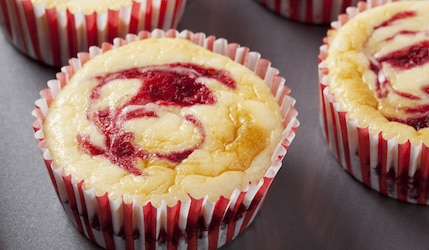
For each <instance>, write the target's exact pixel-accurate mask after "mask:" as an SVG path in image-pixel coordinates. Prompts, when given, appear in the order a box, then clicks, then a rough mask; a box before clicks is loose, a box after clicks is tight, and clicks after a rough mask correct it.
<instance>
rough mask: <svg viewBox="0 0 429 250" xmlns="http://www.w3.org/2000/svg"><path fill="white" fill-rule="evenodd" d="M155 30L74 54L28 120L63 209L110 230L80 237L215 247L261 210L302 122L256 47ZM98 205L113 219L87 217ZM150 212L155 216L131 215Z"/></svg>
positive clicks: (106, 243)
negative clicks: (104, 236)
mask: <svg viewBox="0 0 429 250" xmlns="http://www.w3.org/2000/svg"><path fill="white" fill-rule="evenodd" d="M158 32H159V31H156V32H155V33H153V34H148V33H144V34H142V33H141V34H139V37H140V38H139V37H137V36H132V35H130V36H128V40H120V39H118V40H116V42H117V46H114V47H106V46H104V47H103V48H104V50H105V51H101V50H100V51H97V50H94V49H93V50H92V52H91V53H90V54H89V55H88V54H80V55H79V56H80V57H79V58H80V60H78V61H75V63H72V64H71V66H70V67H73V69H72V70H70V72H73V73H72V74H71V75H68V76H67V77H65V79H69V80H68V81H67V82H63V79H64V78H62V77H59V79H58V80H57V81H55V82H50V86H51V90H50V91H44V92H42V95H43V96H44V98H43V99H42V100H40V102H42V103H43V102H46V104H47V106H46V108H42V107H43V105H41V103H38V104H37V106H38V108H37V109H36V111H35V115H36V117H38V121H37V122H36V123H35V125H34V128H35V130H36V135H37V134H38V133H40V138H39V140H40V141H41V145H40V147H41V150H42V152H44V159H45V161H46V162H47V167H48V171H49V172H50V173H51V175H52V176H54V177H53V178H52V181H53V183H54V186H55V187H58V188H57V192H58V193H59V196H60V200H62V201H63V206H65V207H66V208H69V206H71V207H70V209H66V212H67V211H68V210H70V211H71V213H69V217H71V219H72V221H76V218H77V217H78V219H77V221H80V220H83V221H85V224H87V225H90V226H89V227H88V228H86V229H85V230H82V231H85V232H86V231H89V232H91V233H92V234H97V233H103V234H108V235H109V239H108V240H106V239H104V240H103V241H101V242H99V241H97V240H94V239H92V238H91V235H89V234H87V233H85V234H86V235H87V237H88V238H90V239H91V240H93V241H95V242H96V243H97V244H99V245H101V246H104V247H108V248H109V247H111V246H112V245H118V244H119V245H123V246H130V245H133V246H134V245H141V244H146V246H147V247H148V246H150V247H154V246H162V245H165V244H167V245H168V244H171V245H175V246H178V247H179V248H181V247H189V248H200V249H205V248H209V249H214V248H217V247H220V246H222V245H223V244H225V243H227V242H229V241H230V240H232V239H233V238H235V237H236V236H237V235H238V234H239V233H240V232H242V231H243V230H244V229H245V228H246V227H247V226H248V224H249V223H250V222H251V221H252V220H253V218H254V216H255V215H256V213H257V211H258V210H259V208H260V205H261V203H262V201H263V199H264V197H265V195H266V193H267V192H268V189H269V186H270V183H271V182H272V180H273V178H274V176H275V175H276V173H277V171H278V170H279V168H280V167H281V164H282V159H283V157H284V155H285V153H286V150H287V148H288V147H289V144H290V142H291V140H292V139H293V137H294V135H295V130H296V129H297V127H298V125H299V123H298V121H297V120H296V118H295V117H296V115H297V113H296V111H295V110H294V108H293V105H294V100H293V99H292V98H290V97H289V96H288V94H289V89H288V88H286V87H285V86H284V85H283V84H282V83H283V81H284V79H282V78H280V77H279V76H278V72H277V70H275V69H273V68H271V67H270V66H269V62H268V61H266V60H261V59H259V58H258V57H255V56H258V54H254V53H252V52H250V53H249V52H248V51H247V50H246V49H245V48H241V47H239V46H237V45H236V44H227V43H225V42H226V41H225V40H223V39H220V40H214V39H213V37H208V38H204V36H203V35H202V34H192V33H190V32H182V33H178V32H172V31H170V32H169V33H165V35H163V33H160V34H161V35H160V36H158V35H159V34H158ZM191 41H194V42H196V41H199V42H200V43H198V44H194V43H193V42H191ZM202 46H205V48H204V47H202ZM212 51H217V53H215V52H212ZM88 56H89V57H88ZM240 62H241V63H240ZM246 66H247V67H246ZM249 68H252V70H250V69H249ZM64 69H65V71H66V72H68V70H67V68H64ZM69 69H70V68H69ZM60 89H61V90H60ZM37 137H39V136H37ZM61 186H65V189H66V190H71V189H70V188H67V186H73V187H74V188H76V192H74V193H73V194H70V193H69V192H66V193H65V194H64V193H63V194H62V193H61V188H60V187H61ZM74 188H72V189H74ZM77 194H78V196H79V197H78V198H76V197H75V196H76V195H77ZM75 199H78V200H81V201H82V200H84V201H85V204H75V202H73V201H70V200H75ZM100 199H101V200H103V202H101V201H100ZM106 201H108V203H110V204H112V203H117V204H120V205H119V207H120V208H119V209H118V210H115V211H112V209H110V208H109V207H108V206H106V203H105V202H106ZM100 202H101V203H100ZM69 204H75V206H74V207H73V205H69ZM82 206H85V207H86V208H87V209H88V207H91V208H90V209H88V211H89V210H91V211H92V213H93V214H92V215H88V216H86V215H85V214H84V215H82V213H80V212H78V211H81V210H82V209H83V207H82ZM124 209H127V211H124ZM139 211H151V212H148V213H145V212H144V213H143V214H139V213H140V212H139ZM124 213H126V215H124ZM106 214H107V216H108V218H120V220H119V221H111V222H109V223H107V224H105V225H101V226H100V227H96V226H92V225H96V224H97V223H98V222H97V221H100V223H101V221H103V219H102V218H101V217H103V216H105V215H106ZM159 214H161V215H159ZM76 216H77V217H76ZM123 216H127V218H124V217H123ZM94 218H96V219H94ZM122 218H123V220H122ZM155 218H156V219H155ZM147 220H151V221H152V220H153V221H152V223H154V224H151V225H148V226H145V227H144V228H141V227H139V226H138V225H139V224H140V223H143V222H145V221H147ZM77 225H78V228H79V223H77ZM100 228H101V229H100ZM108 228H113V231H114V232H109V229H108ZM122 228H125V231H124V230H121V229H122ZM115 229H118V230H117V231H115ZM127 230H128V231H127ZM154 232H156V233H155V234H154V235H152V233H154ZM130 233H131V234H130ZM148 234H149V235H150V237H153V238H150V240H149V241H148V239H145V238H143V237H139V236H141V235H148ZM116 235H119V236H120V237H119V239H116V238H115V236H116ZM121 237H123V238H125V242H123V243H120V242H121V240H122V238H121ZM146 237H147V236H146ZM110 238H111V239H113V240H110ZM111 241H114V242H111Z"/></svg>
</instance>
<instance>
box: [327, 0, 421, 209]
mask: <svg viewBox="0 0 429 250" xmlns="http://www.w3.org/2000/svg"><path fill="white" fill-rule="evenodd" d="M428 30H429V2H428V1H399V2H392V3H389V2H387V1H384V2H383V3H380V5H378V6H377V5H372V6H371V7H370V6H369V5H367V4H366V3H363V2H361V3H360V4H359V5H358V6H357V7H356V8H353V9H351V10H350V11H349V13H348V15H343V16H342V17H341V19H339V21H337V22H334V23H332V27H331V29H330V30H329V31H328V35H327V38H326V39H325V44H324V45H323V46H322V47H321V54H320V58H319V59H320V64H319V76H320V81H319V82H320V83H319V86H320V97H321V103H320V104H321V105H320V106H321V109H320V113H321V121H322V125H323V128H324V132H325V135H326V139H327V142H328V144H329V146H330V148H331V149H332V151H333V152H334V154H335V156H336V157H337V158H338V160H339V161H340V163H341V164H342V166H343V167H344V168H345V169H346V170H347V171H348V172H349V173H350V174H351V175H353V176H354V177H356V178H357V179H358V180H360V181H362V182H363V183H364V184H365V185H366V186H369V187H371V188H373V189H375V190H377V191H379V192H380V193H382V194H385V195H388V196H390V197H393V198H396V199H399V200H401V201H407V202H411V203H419V204H428V196H429V180H428V174H429V151H428V149H429V148H428V147H429V91H428V90H429V82H428V80H427V79H428V78H429V72H428V67H429V53H428V51H429V32H428Z"/></svg>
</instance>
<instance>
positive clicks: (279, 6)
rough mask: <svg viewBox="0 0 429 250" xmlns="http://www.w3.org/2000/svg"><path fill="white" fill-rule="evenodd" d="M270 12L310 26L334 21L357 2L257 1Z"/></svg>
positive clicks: (311, 0)
mask: <svg viewBox="0 0 429 250" xmlns="http://www.w3.org/2000/svg"><path fill="white" fill-rule="evenodd" d="M257 2H259V3H260V4H261V5H262V6H264V7H265V8H267V9H269V10H270V11H272V12H274V13H276V14H278V15H281V16H283V17H286V18H288V19H291V20H294V21H298V22H302V23H311V24H323V23H329V22H331V21H334V20H335V19H336V18H337V16H338V15H339V14H340V13H344V12H345V11H346V8H347V7H349V6H354V5H356V3H357V2H358V0H339V1H332V0H317V1H315V0H274V1H272V0H257Z"/></svg>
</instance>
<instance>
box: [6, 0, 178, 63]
mask: <svg viewBox="0 0 429 250" xmlns="http://www.w3.org/2000/svg"><path fill="white" fill-rule="evenodd" d="M185 4H186V0H116V1H106V0H91V1H72V0H68V1H56V0H2V1H1V2H0V26H1V28H2V30H3V33H4V35H5V37H6V38H7V40H8V41H9V42H10V43H11V44H13V46H15V47H16V48H17V49H18V50H20V51H21V52H23V53H24V54H26V55H28V56H29V57H31V58H33V59H35V60H37V61H40V62H42V63H45V64H47V65H50V66H56V67H61V66H62V65H65V64H67V60H68V59H69V58H72V57H75V56H76V54H77V53H78V52H80V51H87V50H88V48H89V47H90V46H93V45H95V46H101V44H102V43H103V42H110V43H111V42H112V41H113V38H115V37H124V36H125V35H126V34H128V33H132V34H137V33H138V32H139V31H141V30H149V31H150V30H152V29H155V28H159V29H164V30H167V29H171V28H176V27H177V25H178V23H179V21H180V20H181V17H182V14H183V12H184V9H185Z"/></svg>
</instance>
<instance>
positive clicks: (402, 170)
mask: <svg viewBox="0 0 429 250" xmlns="http://www.w3.org/2000/svg"><path fill="white" fill-rule="evenodd" d="M388 2H395V1H394V0H378V1H371V0H369V1H367V2H359V3H358V4H357V5H356V7H349V8H348V9H347V13H345V14H341V15H339V17H338V20H337V21H334V22H332V23H331V29H339V28H340V27H341V26H342V25H344V24H345V23H346V22H347V21H348V20H349V19H351V18H353V17H354V16H355V15H356V14H357V13H359V12H362V11H365V10H366V9H368V8H372V7H375V6H379V5H381V4H385V3H388ZM328 47H329V41H328V38H325V39H324V40H323V45H322V46H320V54H319V57H318V58H319V68H318V71H319V114H320V116H319V118H320V124H321V127H322V131H323V133H324V136H325V139H326V142H327V144H328V146H329V148H330V150H331V151H332V153H333V154H334V156H335V157H336V158H337V159H338V161H339V163H340V164H341V166H342V167H343V168H344V169H345V170H346V171H347V172H348V173H350V174H351V175H352V176H353V177H354V178H356V179H357V180H359V181H360V182H362V183H363V184H364V185H365V186H367V187H369V188H372V189H374V190H376V191H378V192H380V193H381V194H383V195H386V196H389V197H392V198H395V199H398V200H401V201H405V202H409V203H417V204H424V205H428V204H429V161H428V158H429V151H428V146H427V145H424V144H423V143H420V144H419V145H412V144H411V143H410V141H407V142H405V143H398V142H397V141H396V138H392V139H385V138H384V137H383V135H382V132H380V133H378V134H371V133H370V132H369V129H368V128H367V127H364V128H362V127H359V126H358V122H357V121H356V120H352V119H350V118H349V117H348V113H347V112H345V111H343V110H341V108H340V104H339V103H338V102H336V100H335V96H333V95H332V94H331V93H330V89H329V86H328V85H327V75H328V73H329V72H328V69H327V68H326V66H325V61H324V60H325V59H326V57H327V50H328Z"/></svg>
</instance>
